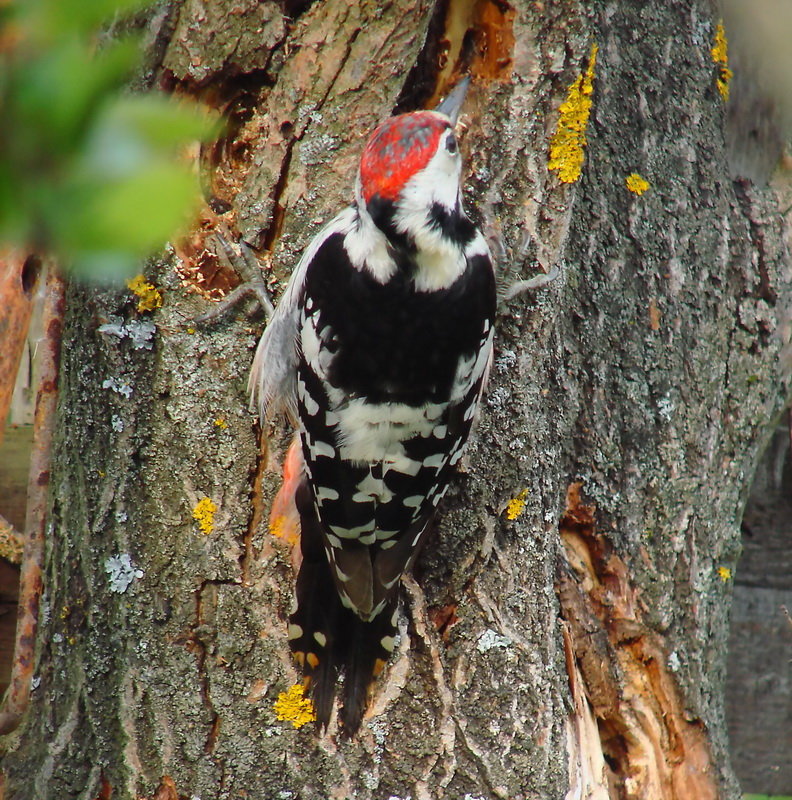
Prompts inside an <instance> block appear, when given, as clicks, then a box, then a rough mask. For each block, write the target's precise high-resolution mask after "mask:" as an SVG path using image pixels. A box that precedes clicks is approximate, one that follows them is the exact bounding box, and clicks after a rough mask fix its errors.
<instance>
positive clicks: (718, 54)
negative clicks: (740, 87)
mask: <svg viewBox="0 0 792 800" xmlns="http://www.w3.org/2000/svg"><path fill="white" fill-rule="evenodd" d="M710 53H712V60H713V61H714V62H715V64H716V66H717V67H718V80H717V86H718V91H719V92H720V93H721V97H722V98H723V99H724V100H728V99H729V82H730V81H731V79H732V76H733V75H734V73H733V72H732V71H731V70H730V69H729V44H728V42H727V40H726V29H725V28H724V27H723V20H721V21H720V22H719V23H718V26H717V27H716V28H715V44H713V45H712V49H711V50H710Z"/></svg>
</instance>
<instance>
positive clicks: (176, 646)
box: [4, 0, 792, 800]
mask: <svg viewBox="0 0 792 800" xmlns="http://www.w3.org/2000/svg"><path fill="white" fill-rule="evenodd" d="M716 23H717V17H716V16H715V11H714V10H713V8H712V6H711V5H710V3H709V2H704V0H690V1H689V2H674V3H668V2H655V3H651V4H648V3H646V2H639V1H638V0H635V1H634V2H629V1H628V0H619V1H618V2H613V3H607V4H605V3H600V2H595V3H591V4H586V3H581V2H575V0H564V1H563V2H562V1H561V0H558V2H553V3H545V4H537V3H532V2H527V0H525V1H523V2H514V3H512V4H507V3H505V2H501V0H445V2H437V3H433V2H430V0H412V1H411V0H400V2H397V3H382V2H379V0H371V1H370V2H369V1H367V0H363V1H362V2H359V3H348V2H346V0H327V1H326V2H296V1H295V0H292V1H291V2H288V0H287V1H286V2H282V3H276V2H258V0H247V1H245V0H240V2H236V3H234V4H226V3H220V2H216V3H201V2H198V0H184V2H183V3H171V4H165V5H164V6H162V7H161V8H160V9H159V11H158V13H157V14H156V15H155V16H154V17H153V18H152V19H151V20H150V21H149V22H148V23H147V24H148V25H149V28H150V31H151V45H150V53H151V60H150V64H149V68H148V69H149V71H148V73H147V76H146V78H147V81H148V83H150V84H152V85H153V84H159V85H161V86H167V87H169V88H173V89H178V90H179V91H187V92H190V93H193V94H196V95H198V96H200V97H202V98H204V99H206V100H207V101H209V102H212V103H214V104H216V105H219V106H222V107H224V108H225V110H226V111H227V112H228V114H229V117H230V119H231V127H230V130H229V133H228V136H227V138H226V139H225V140H224V141H223V142H222V143H221V144H219V145H218V146H216V147H215V148H213V150H212V152H211V153H206V154H204V158H203V165H204V170H203V171H204V173H205V175H206V176H207V182H209V183H211V189H209V190H208V191H209V192H210V194H211V198H210V201H209V203H208V205H207V209H206V211H205V212H204V214H203V217H202V219H201V221H200V224H199V225H197V226H196V228H195V230H194V232H193V233H192V234H191V236H190V237H188V238H187V239H186V240H185V241H183V242H182V243H180V244H179V245H178V247H177V248H176V249H175V250H173V251H172V252H170V253H168V254H166V257H165V258H163V259H162V260H161V261H160V262H158V263H157V264H154V265H153V266H152V268H151V270H150V273H149V278H150V280H151V281H152V282H153V283H154V284H155V285H156V286H158V287H159V288H160V290H161V292H162V295H163V298H164V305H163V306H162V308H160V309H158V310H157V311H156V312H154V313H153V314H150V313H147V312H140V311H139V310H137V307H136V306H137V298H135V297H133V296H132V295H131V294H130V293H129V292H127V291H103V292H98V291H96V290H89V289H86V288H82V287H79V286H72V288H71V290H70V293H69V298H68V310H67V319H66V329H65V340H64V347H63V354H64V355H63V365H62V378H61V387H60V398H61V399H60V411H59V420H58V430H59V439H58V443H57V447H56V451H55V455H54V474H53V477H52V486H53V501H52V502H53V506H52V518H51V525H50V532H51V537H50V543H49V549H48V555H47V567H46V579H45V586H46V588H45V597H44V599H43V622H42V625H41V632H40V638H39V654H38V658H39V667H38V670H37V675H38V678H39V681H38V682H37V686H36V689H35V691H34V694H33V702H32V704H31V710H30V713H29V716H28V719H27V721H26V724H25V725H24V727H23V729H22V730H21V731H20V732H19V733H18V734H17V735H16V738H15V740H14V741H13V742H12V743H11V745H10V751H9V754H8V755H7V756H6V759H5V764H4V768H5V771H6V776H7V777H6V796H7V798H10V799H11V800H22V799H23V798H25V800H27V798H30V797H36V798H42V800H43V799H44V798H58V800H62V799H63V798H81V799H82V800H94V799H95V798H110V797H112V798H113V800H118V799H119V798H123V799H126V798H138V797H146V798H154V797H156V798H157V800H174V798H182V797H185V798H195V797H200V798H203V799H204V800H207V798H241V797H247V798H254V799H258V798H261V799H262V800H265V799H267V800H268V799H270V798H295V799H296V798H301V799H303V800H309V799H312V798H317V799H318V798H339V799H341V798H352V797H356V798H361V799H363V798H383V800H385V798H390V797H396V798H407V797H412V798H455V799H457V798H463V797H465V798H467V797H469V798H488V799H489V798H509V800H520V799H521V798H548V799H552V800H557V799H558V798H561V797H564V796H567V797H569V798H577V797H580V798H583V797H608V796H610V797H614V798H616V797H619V798H628V797H629V798H633V797H634V798H663V800H676V799H677V798H679V799H681V798H696V800H701V798H710V797H713V798H714V797H717V796H720V797H724V798H736V797H738V794H739V792H738V788H737V786H736V782H735V780H734V778H733V775H732V772H731V769H730V767H729V761H728V756H727V752H726V733H725V730H726V728H725V722H724V713H723V682H724V668H725V652H726V640H727V619H728V613H729V605H730V595H731V586H732V574H733V570H734V567H735V563H736V561H737V558H738V555H739V547H740V544H739V542H740V539H739V533H740V531H739V526H740V520H741V517H742V509H743V506H744V504H745V501H746V497H747V493H748V487H749V485H750V480H751V476H752V474H753V472H754V468H755V464H756V462H757V458H758V454H759V453H760V451H761V448H762V446H763V444H764V443H765V441H766V440H767V438H768V436H769V432H770V431H771V428H772V424H773V423H774V421H775V419H776V418H777V416H778V414H779V413H780V411H781V410H782V408H783V407H784V404H785V402H786V401H787V399H788V395H789V378H790V374H792V359H791V358H790V349H789V340H790V300H792V283H791V282H790V281H791V276H790V271H789V263H788V259H787V251H786V248H785V244H784V240H783V235H782V234H783V227H782V221H781V218H780V215H779V214H778V211H777V205H778V204H777V199H776V196H775V194H774V193H773V191H772V190H770V189H768V188H765V187H761V186H757V185H753V184H750V183H748V182H747V181H742V182H737V183H735V182H733V181H732V179H731V178H730V177H729V170H728V164H727V158H726V146H725V138H724V116H725V115H724V103H723V99H722V97H721V95H720V93H719V91H718V88H717V85H716V84H717V80H718V78H719V77H723V75H722V73H721V72H719V67H718V65H717V64H715V63H713V59H712V55H711V52H710V50H711V47H712V44H713V41H714V39H715V32H716ZM594 43H596V44H597V45H598V47H599V50H598V53H597V57H596V66H594V65H593V64H592V63H591V61H592V44H594ZM589 67H591V70H592V73H593V75H594V94H593V100H594V104H593V111H592V116H591V119H590V122H589V126H588V131H587V138H588V146H587V148H586V161H585V165H584V168H583V175H582V178H581V179H580V181H579V182H578V183H577V184H575V185H572V186H570V185H564V184H561V183H560V182H559V180H558V177H557V176H556V175H555V174H554V173H552V172H550V171H548V168H547V162H548V142H549V139H550V137H551V136H552V134H553V132H554V130H555V126H556V124H557V120H558V116H559V112H558V108H559V104H560V103H561V102H562V101H563V100H564V99H565V97H566V94H567V89H568V87H569V85H570V84H571V83H572V82H573V81H574V80H575V79H576V78H577V77H578V76H579V75H581V74H584V73H585V72H586V70H587V69H589ZM460 69H462V70H467V71H469V72H470V73H471V74H472V75H473V77H474V82H473V83H474V85H473V89H472V90H471V93H470V96H469V98H468V101H467V104H466V106H465V109H464V114H463V123H464V126H465V129H466V130H465V135H464V137H463V152H464V154H465V155H466V164H467V166H468V174H467V181H466V190H465V195H466V198H467V200H468V205H469V206H470V207H471V209H474V208H476V209H478V210H477V211H474V212H473V213H474V215H475V216H476V217H477V218H479V219H481V218H482V217H483V218H484V220H485V221H487V222H489V223H495V224H497V225H498V226H499V227H500V229H501V233H502V236H503V240H504V242H505V244H506V246H507V249H508V250H509V255H510V260H509V263H510V267H509V274H508V276H505V277H504V280H507V279H508V280H511V279H514V278H517V277H530V276H531V275H533V274H536V272H537V270H538V269H539V267H540V266H543V267H545V268H548V269H549V268H550V267H551V266H552V265H558V266H559V267H560V277H559V278H558V279H557V280H555V281H554V282H552V283H551V284H550V286H549V287H548V288H547V289H544V290H542V291H540V292H537V293H536V294H534V295H528V296H525V297H523V298H520V299H518V300H516V301H514V302H513V303H512V304H511V305H509V306H508V308H507V309H506V310H505V311H504V313H503V314H502V316H501V319H500V324H499V336H498V339H497V341H496V358H495V363H494V368H493V374H492V379H491V382H490V386H489V389H488V392H487V395H486V398H485V402H484V408H483V413H482V418H481V421H480V424H479V426H478V430H477V434H476V436H475V440H474V441H473V442H472V443H471V446H470V448H469V457H468V464H467V468H466V471H465V472H464V473H463V474H461V475H460V476H459V477H458V478H457V479H456V480H455V483H454V486H453V491H451V492H450V493H449V496H448V497H447V501H446V502H445V504H444V507H443V514H442V517H441V520H440V522H439V524H438V526H437V532H436V534H435V536H434V538H433V540H432V541H431V543H430V545H429V547H428V549H427V551H426V552H425V554H424V555H423V557H422V559H421V561H420V563H419V565H418V567H417V569H416V579H417V581H416V580H413V579H408V580H406V581H405V592H404V596H405V602H404V604H403V616H402V620H401V632H402V636H401V642H400V645H399V647H398V648H397V649H398V653H397V655H396V657H395V658H394V660H393V662H392V664H391V665H390V668H389V670H388V672H387V673H386V676H385V678H384V680H382V681H380V683H379V686H378V689H377V692H376V694H375V697H374V699H373V703H372V709H371V714H370V716H369V718H368V719H367V721H366V722H365V723H364V726H363V729H362V732H361V735H360V737H359V738H358V739H356V740H354V741H351V742H347V741H342V740H339V739H338V738H337V737H336V733H337V731H336V728H335V726H334V725H331V728H330V730H329V732H328V734H327V735H326V736H324V737H321V738H317V736H316V735H315V733H314V732H313V731H312V730H310V726H308V727H305V728H302V729H300V730H294V729H293V728H292V726H291V725H290V724H289V723H287V722H284V721H280V720H278V718H277V715H276V714H275V712H274V710H273V703H274V701H275V699H276V697H277V695H278V693H279V692H281V691H283V690H285V689H286V688H288V686H289V685H291V684H293V683H294V682H295V680H296V673H295V671H294V669H293V667H292V665H291V663H290V658H289V655H288V647H287V644H286V639H285V616H286V614H287V612H288V608H289V606H290V602H291V590H292V582H293V574H292V570H291V566H290V553H289V548H288V546H287V545H286V544H285V543H284V542H282V541H280V540H278V539H277V538H274V537H273V536H271V535H270V533H269V532H268V529H267V525H266V518H267V511H268V507H269V502H270V500H271V498H272V495H273V494H274V491H275V489H276V488H277V485H278V477H277V468H278V462H279V459H280V457H281V455H282V448H283V444H284V441H285V431H283V430H268V431H264V435H263V436H262V437H261V445H259V444H258V443H257V432H256V429H255V426H254V422H253V418H252V416H251V415H250V414H249V413H248V411H247V400H246V397H245V383H246V375H247V371H248V368H249V365H250V361H251V359H252V349H253V347H254V346H255V342H256V339H257V336H258V335H259V333H260V331H261V327H262V326H261V324H260V322H258V321H257V322H250V321H248V320H246V319H243V318H242V317H241V316H237V317H236V318H234V317H232V318H230V319H228V320H225V321H223V322H222V323H221V324H218V325H215V326H212V327H205V328H204V327H199V326H197V325H195V324H194V323H193V322H192V321H191V320H192V318H193V317H194V315H195V314H197V313H199V312H201V311H203V310H205V308H206V306H207V303H206V299H205V297H202V296H201V294H202V293H203V295H206V294H207V293H211V292H210V290H213V289H217V288H220V289H222V288H227V287H228V286H230V285H231V284H233V282H234V278H233V276H231V275H230V273H229V270H228V267H227V265H226V264H224V263H223V257H222V255H220V256H218V255H217V252H218V249H219V248H218V246H217V242H216V241H215V240H214V239H213V237H212V232H213V231H215V230H217V231H221V232H224V233H225V235H226V236H227V238H230V239H234V238H236V237H240V236H241V238H243V239H245V240H246V241H248V242H249V243H251V244H253V245H254V246H256V247H257V248H259V250H260V257H261V260H262V263H263V265H264V266H265V267H266V269H267V270H268V275H269V278H270V280H271V283H272V286H273V287H274V288H277V289H279V288H280V287H281V286H282V282H283V281H284V280H285V279H286V277H287V275H288V272H289V270H290V269H291V267H292V266H293V265H294V264H295V263H296V259H297V258H298V255H299V253H300V251H301V249H302V248H303V247H304V246H305V245H306V244H307V242H308V241H309V240H310V238H311V237H312V236H313V235H315V233H316V232H317V231H318V230H319V227H320V226H321V224H322V223H323V222H324V221H326V220H327V219H329V217H330V216H331V215H332V214H334V213H335V212H336V211H337V210H338V209H339V208H340V207H341V206H342V205H343V204H345V203H346V202H348V201H349V200H350V197H351V189H352V186H353V181H354V171H355V165H356V160H357V157H358V154H359V152H360V149H361V147H362V144H363V142H364V139H365V137H366V135H367V134H368V132H369V131H370V130H371V129H372V128H373V126H374V125H375V124H376V123H377V122H378V121H379V120H381V119H382V118H384V117H386V116H388V115H389V114H390V113H392V111H393V110H394V109H396V110H409V109H412V108H415V107H420V106H422V105H426V104H430V105H431V104H433V103H434V101H435V99H436V98H437V97H438V96H439V95H441V94H443V93H444V92H446V91H447V90H448V88H449V87H450V85H451V82H452V71H454V70H456V71H457V72H458V71H459V70H460ZM634 172H635V173H640V175H641V176H643V177H644V178H645V179H646V180H647V181H648V182H649V184H650V188H649V189H648V191H646V192H645V193H644V194H642V195H640V196H638V195H636V194H633V193H632V192H631V191H629V190H628V189H627V187H626V186H625V180H626V178H627V176H628V175H630V174H631V173H634ZM119 318H120V319H121V320H124V321H125V325H124V327H120V323H119ZM149 322H153V323H155V324H156V334H155V335H154V336H153V337H151V338H148V333H147V331H148V330H149V329H148V328H147V327H146V326H147V325H148V323H149ZM107 324H109V325H110V327H105V328H102V326H103V325H107ZM149 344H150V345H152V346H151V347H150V348H149V346H148V345H149ZM202 498H209V499H210V500H211V501H212V502H213V503H214V505H215V507H216V511H215V512H214V514H213V515H211V514H209V515H208V516H207V515H206V514H204V516H203V517H201V519H202V520H203V523H204V525H203V530H202V528H201V526H200V524H199V521H198V520H196V519H195V518H194V516H193V514H194V512H195V510H196V507H199V502H200V501H201V499H202ZM201 507H203V508H205V506H200V507H199V508H201ZM200 516H201V515H200V514H199V517H200ZM567 792H568V794H567Z"/></svg>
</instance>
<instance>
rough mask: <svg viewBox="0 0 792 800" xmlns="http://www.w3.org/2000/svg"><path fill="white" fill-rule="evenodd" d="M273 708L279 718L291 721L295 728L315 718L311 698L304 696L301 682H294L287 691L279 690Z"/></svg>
mask: <svg viewBox="0 0 792 800" xmlns="http://www.w3.org/2000/svg"><path fill="white" fill-rule="evenodd" d="M273 708H274V710H275V716H276V717H277V718H278V719H279V720H282V721H283V722H291V724H292V725H294V727H295V728H302V726H303V725H305V724H306V723H308V722H313V721H314V720H315V719H316V712H315V711H314V707H313V703H312V702H311V698H310V697H306V696H305V687H304V686H303V685H302V684H301V683H296V684H295V685H294V686H292V687H291V688H289V689H288V690H287V691H285V692H281V693H280V694H279V695H278V699H277V700H276V701H275V705H274V706H273Z"/></svg>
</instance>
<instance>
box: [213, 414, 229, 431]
mask: <svg viewBox="0 0 792 800" xmlns="http://www.w3.org/2000/svg"><path fill="white" fill-rule="evenodd" d="M214 425H215V427H216V428H220V430H223V431H224V430H226V429H227V428H228V423H227V422H226V421H225V420H224V419H223V418H222V417H218V418H217V419H216V420H215V421H214Z"/></svg>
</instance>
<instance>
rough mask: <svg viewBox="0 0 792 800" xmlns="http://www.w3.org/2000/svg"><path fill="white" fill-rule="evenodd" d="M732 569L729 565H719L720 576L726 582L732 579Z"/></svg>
mask: <svg viewBox="0 0 792 800" xmlns="http://www.w3.org/2000/svg"><path fill="white" fill-rule="evenodd" d="M731 576H732V571H731V570H730V569H729V568H728V567H718V577H719V578H720V579H721V580H722V581H723V582H724V583H726V581H729V580H731Z"/></svg>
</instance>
